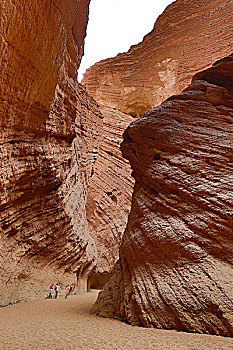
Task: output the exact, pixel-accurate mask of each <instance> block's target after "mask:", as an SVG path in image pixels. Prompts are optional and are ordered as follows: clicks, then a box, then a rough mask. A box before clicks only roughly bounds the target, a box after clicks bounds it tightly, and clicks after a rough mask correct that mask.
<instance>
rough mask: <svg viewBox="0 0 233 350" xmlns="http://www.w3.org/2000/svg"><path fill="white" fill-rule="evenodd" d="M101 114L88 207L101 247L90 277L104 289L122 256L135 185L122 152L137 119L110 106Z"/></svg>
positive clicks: (93, 234) (103, 108) (90, 220)
mask: <svg viewBox="0 0 233 350" xmlns="http://www.w3.org/2000/svg"><path fill="white" fill-rule="evenodd" d="M100 111H101V113H102V115H103V129H102V137H101V140H100V149H99V154H98V159H97V161H96V163H95V172H94V175H93V176H92V178H91V181H90V186H89V188H88V196H87V204H86V211H87V220H88V227H89V232H90V234H91V236H92V237H93V239H94V241H95V242H96V247H97V264H96V268H95V270H94V271H93V272H92V273H91V275H90V278H89V283H90V287H93V288H94V287H95V288H101V287H102V286H103V284H104V283H105V282H106V281H107V279H109V276H110V275H111V273H112V269H113V266H114V264H115V262H116V260H117V259H118V257H119V244H120V242H121V238H122V235H123V232H124V230H125V227H126V223H127V220H128V214H129V212H130V207H131V195H132V192H133V182H134V181H133V178H132V177H131V168H130V165H129V162H128V161H127V160H126V159H124V158H123V157H122V154H121V151H120V143H121V142H122V141H123V137H122V135H123V133H124V131H125V129H126V128H127V126H128V125H129V124H130V123H131V122H132V121H133V118H132V117H131V116H129V115H127V114H124V113H121V112H119V111H117V110H113V109H111V108H107V107H101V108H100Z"/></svg>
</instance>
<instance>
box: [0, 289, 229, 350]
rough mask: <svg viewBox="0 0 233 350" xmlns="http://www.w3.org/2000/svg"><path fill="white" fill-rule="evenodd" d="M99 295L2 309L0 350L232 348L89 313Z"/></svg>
mask: <svg viewBox="0 0 233 350" xmlns="http://www.w3.org/2000/svg"><path fill="white" fill-rule="evenodd" d="M96 296H97V292H96V291H92V292H91V293H86V294H81V295H74V296H71V297H70V299H67V300H65V299H64V297H61V296H60V297H59V298H58V299H57V300H49V299H45V300H37V301H33V302H28V303H21V304H17V305H11V306H8V307H4V308H1V309H0V349H1V350H11V349H14V350H27V349H33V350H42V349H43V350H50V349H51V350H52V349H53V350H68V349H69V350H76V349H77V350H80V349H85V350H102V349H107V350H117V349H122V350H129V349H130V350H142V349H146V350H147V349H148V350H150V349H151V350H152V349H153V350H157V349H158V350H165V349H166V350H202V349H208V350H215V349H216V350H233V339H232V338H224V337H218V336H211V335H200V334H191V333H184V332H176V331H165V330H157V329H151V328H150V329H146V328H141V327H133V326H130V325H127V324H125V323H123V322H120V321H117V320H112V319H106V318H101V317H97V316H95V315H91V314H90V313H89V310H90V307H91V305H92V304H93V302H94V301H95V299H96Z"/></svg>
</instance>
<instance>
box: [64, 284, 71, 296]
mask: <svg viewBox="0 0 233 350" xmlns="http://www.w3.org/2000/svg"><path fill="white" fill-rule="evenodd" d="M69 293H70V286H69V285H68V284H67V286H66V296H65V299H67V297H68V295H69Z"/></svg>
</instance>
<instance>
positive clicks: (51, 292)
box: [49, 283, 54, 299]
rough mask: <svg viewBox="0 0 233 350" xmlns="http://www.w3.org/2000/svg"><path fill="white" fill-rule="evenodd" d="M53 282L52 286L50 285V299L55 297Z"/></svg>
mask: <svg viewBox="0 0 233 350" xmlns="http://www.w3.org/2000/svg"><path fill="white" fill-rule="evenodd" d="M53 287H54V286H53V283H52V284H51V286H50V287H49V299H52V298H53Z"/></svg>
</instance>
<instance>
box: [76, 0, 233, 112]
mask: <svg viewBox="0 0 233 350" xmlns="http://www.w3.org/2000/svg"><path fill="white" fill-rule="evenodd" d="M232 13H233V3H232V1H231V0H209V1H204V0H195V1H189V0H177V1H175V2H173V3H172V4H171V5H169V6H168V7H167V8H166V10H165V11H164V12H163V14H162V15H161V16H160V17H159V18H158V20H157V21H156V23H155V25H154V29H153V30H152V32H151V33H149V34H148V35H146V36H145V37H144V39H143V41H142V42H141V43H139V44H138V45H135V46H132V47H131V48H130V50H129V51H128V52H127V53H122V54H119V55H117V56H116V57H114V58H109V59H106V60H103V61H100V62H98V63H96V64H95V65H94V66H92V67H91V68H89V69H88V70H87V72H86V73H85V75H84V78H83V80H82V83H83V84H84V85H85V86H86V87H87V90H88V92H89V93H90V94H91V95H92V96H93V97H94V98H95V99H96V101H97V102H98V103H100V104H102V105H105V106H109V107H113V108H117V109H119V110H120V111H122V112H125V113H128V114H131V115H132V116H135V117H136V116H140V115H141V114H142V113H143V112H145V111H147V110H148V109H150V108H152V107H154V106H157V105H159V104H160V103H162V102H163V101H164V100H165V99H166V98H168V97H169V96H171V95H173V94H176V93H179V92H180V91H182V90H183V89H184V88H185V87H187V86H188V84H189V83H190V81H191V78H192V77H193V75H194V74H195V73H196V72H198V71H201V70H203V69H205V68H207V67H209V66H211V64H212V63H214V62H215V61H216V60H217V59H220V58H222V57H224V56H226V55H229V54H230V53H231V52H232V45H233V37H232V35H231V33H232V20H233V16H232Z"/></svg>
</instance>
